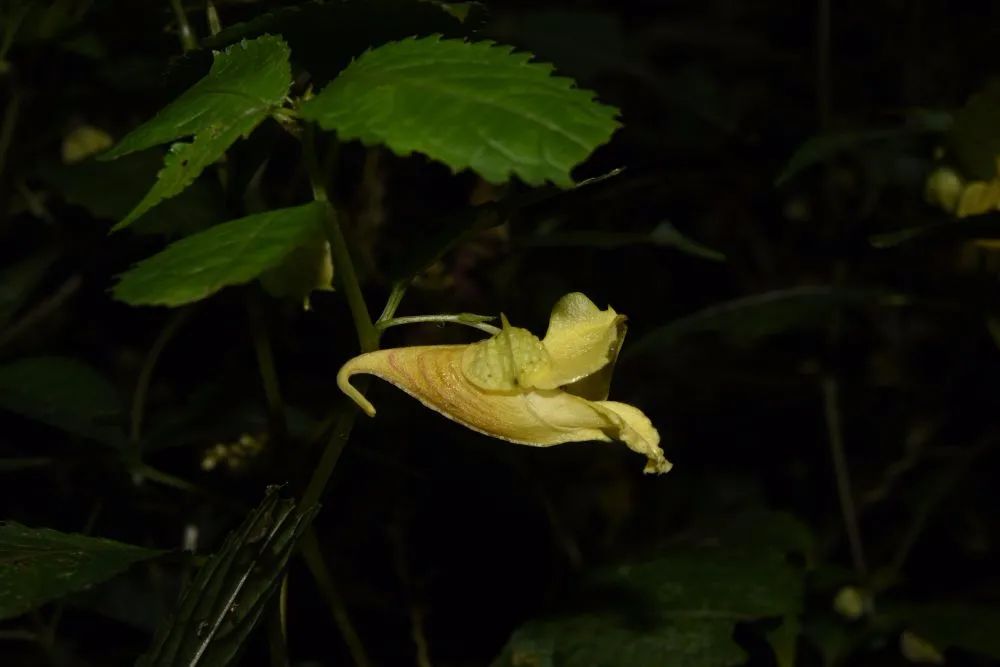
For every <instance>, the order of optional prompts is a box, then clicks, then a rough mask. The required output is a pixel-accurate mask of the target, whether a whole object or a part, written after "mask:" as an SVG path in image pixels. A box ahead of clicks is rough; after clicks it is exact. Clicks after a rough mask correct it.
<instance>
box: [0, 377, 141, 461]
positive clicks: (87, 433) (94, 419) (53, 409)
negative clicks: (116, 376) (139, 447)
mask: <svg viewBox="0 0 1000 667" xmlns="http://www.w3.org/2000/svg"><path fill="white" fill-rule="evenodd" d="M0 408H3V409H5V410H9V411H11V412H16V413H18V414H21V415H24V416H25V417H30V418H31V419H34V420H36V421H40V422H43V423H45V424H48V425H50V426H54V427H56V428H59V429H62V430H64V431H68V432H69V433H73V434H76V435H82V436H84V437H87V438H92V439H94V440H97V441H99V442H103V443H105V444H109V445H112V446H121V445H122V444H124V440H125V434H124V431H123V430H122V428H121V427H120V425H119V424H121V422H122V419H123V416H122V404H121V398H120V397H119V396H118V392H117V391H116V390H115V388H114V387H113V386H112V385H111V383H110V382H108V381H107V380H106V379H105V378H104V377H103V376H102V375H101V374H100V373H98V372H97V371H95V370H94V369H93V368H91V367H90V366H87V365H86V364H83V363H81V362H79V361H76V360H75V359H66V358H62V357H34V358H30V359H20V360H18V361H14V362H12V363H9V364H5V365H3V366H0Z"/></svg>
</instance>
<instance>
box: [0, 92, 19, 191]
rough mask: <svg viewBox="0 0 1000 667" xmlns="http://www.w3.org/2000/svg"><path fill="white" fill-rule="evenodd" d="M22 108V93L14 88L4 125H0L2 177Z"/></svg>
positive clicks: (0, 172)
mask: <svg viewBox="0 0 1000 667" xmlns="http://www.w3.org/2000/svg"><path fill="white" fill-rule="evenodd" d="M20 110H21V94H20V93H19V92H18V91H17V90H12V91H11V94H10V99H8V100H7V107H6V108H5V109H4V110H3V125H0V179H2V178H3V172H4V169H5V168H6V166H7V152H8V151H9V150H10V143H11V140H12V139H13V138H14V128H15V127H17V117H18V115H19V113H20Z"/></svg>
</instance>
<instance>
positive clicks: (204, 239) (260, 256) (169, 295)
mask: <svg viewBox="0 0 1000 667" xmlns="http://www.w3.org/2000/svg"><path fill="white" fill-rule="evenodd" d="M324 214H325V208H324V204H321V203H319V202H310V203H308V204H303V205H302V206H295V207H292V208H281V209H275V210H273V211H268V212H266V213H257V214H255V215H249V216H247V217H245V218H239V219H237V220H231V221H230V222H225V223H223V224H221V225H216V226H215V227H212V228H210V229H207V230H205V231H203V232H200V233H198V234H194V235H193V236H188V237H187V238H184V239H181V240H180V241H177V242H176V243H173V244H171V245H170V246H169V247H167V249H166V250H164V251H163V252H161V253H159V254H158V255H153V256H152V257H150V258H149V259H146V260H143V261H141V262H139V263H138V264H137V265H136V266H135V267H134V268H132V269H130V270H129V271H127V272H125V273H124V274H122V275H121V277H120V279H119V282H118V284H117V285H116V286H115V287H114V290H113V292H114V296H115V298H117V299H120V300H121V301H124V302H126V303H129V304H132V305H133V306H139V305H150V306H153V305H160V306H180V305H183V304H185V303H191V302H193V301H198V300H200V299H204V298H205V297H208V296H211V295H212V294H214V293H216V292H218V291H219V290H220V289H222V288H223V287H227V286H230V285H240V284H243V283H247V282H250V281H251V280H253V279H254V278H257V277H258V276H260V275H261V274H262V273H264V272H265V271H267V270H268V269H271V268H273V267H276V266H278V265H279V264H281V262H282V260H284V259H285V258H286V257H288V255H289V254H290V253H291V252H292V251H294V250H295V249H296V248H299V247H301V246H303V245H305V244H307V243H309V242H310V241H312V240H314V239H315V237H316V235H317V233H319V234H322V229H323V227H322V225H323V216H324Z"/></svg>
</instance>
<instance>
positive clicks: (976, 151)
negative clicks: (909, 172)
mask: <svg viewBox="0 0 1000 667" xmlns="http://www.w3.org/2000/svg"><path fill="white" fill-rule="evenodd" d="M997 118H1000V80H996V81H991V82H990V83H988V84H987V85H986V87H985V88H984V89H983V90H981V91H980V92H978V93H976V94H975V95H973V96H972V97H970V98H969V101H968V102H967V103H966V105H965V106H964V107H962V108H961V109H960V110H959V111H958V112H957V113H956V114H955V123H954V125H953V126H952V128H951V133H950V134H949V136H948V145H949V147H950V148H951V151H952V153H953V154H954V156H955V161H956V162H957V163H958V166H959V167H960V168H961V169H962V172H963V174H964V175H965V177H966V178H968V179H976V180H989V179H991V178H994V177H995V176H996V169H997V166H996V165H997V156H1000V123H998V122H997Z"/></svg>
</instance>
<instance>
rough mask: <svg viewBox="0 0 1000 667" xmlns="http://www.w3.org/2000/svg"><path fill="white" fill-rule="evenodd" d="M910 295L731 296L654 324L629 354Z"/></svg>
mask: <svg viewBox="0 0 1000 667" xmlns="http://www.w3.org/2000/svg"><path fill="white" fill-rule="evenodd" d="M909 302H910V300H909V298H908V297H905V296H902V295H898V294H890V293H885V292H879V291H875V290H861V289H843V288H837V287H823V286H810V287H792V288H789V289H781V290H774V291H773V292H765V293H763V294H755V295H753V296H748V297H744V298H742V299H735V300H733V301H726V302H724V303H720V304H717V305H715V306H710V307H708V308H705V309H704V310H701V311H698V312H696V313H694V314H693V315H688V316H686V317H681V318H679V319H676V320H674V321H673V322H671V323H670V324H667V325H664V326H662V327H659V328H657V329H654V330H652V331H650V332H649V333H647V334H646V335H645V336H643V337H642V338H641V339H639V341H638V342H636V343H635V344H634V345H632V346H631V347H629V346H626V353H625V356H626V357H627V358H632V357H637V356H640V355H644V354H650V353H653V352H655V351H657V350H662V349H664V348H667V347H669V346H671V345H674V344H676V343H677V342H678V341H679V340H681V339H682V338H683V337H685V336H689V335H692V334H701V333H715V334H718V335H721V336H723V337H724V338H726V339H727V340H728V341H730V342H732V343H733V344H737V345H750V344H753V343H754V342H756V341H757V340H759V339H761V338H764V337H767V336H772V335H775V334H780V333H785V332H787V331H792V330H796V329H801V328H803V327H811V326H817V325H820V326H821V325H823V324H825V323H827V322H828V321H829V318H830V316H831V315H832V314H833V313H835V312H836V311H837V309H839V308H843V307H845V306H853V307H860V306H871V305H876V306H902V305H906V304H908V303H909Z"/></svg>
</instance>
